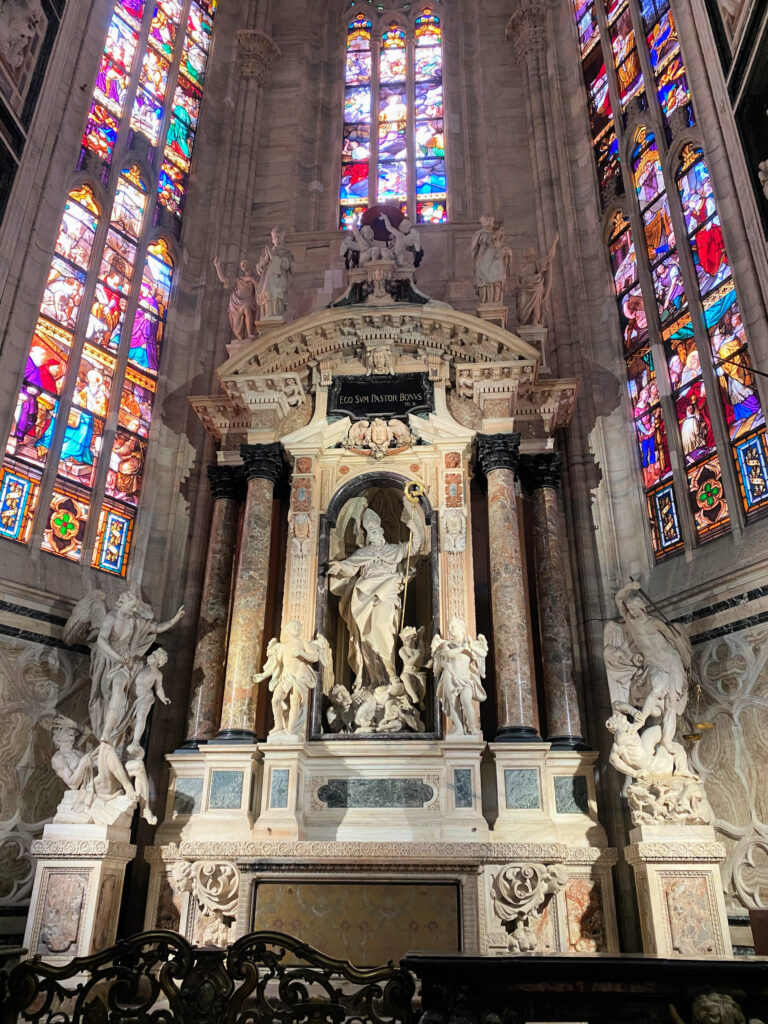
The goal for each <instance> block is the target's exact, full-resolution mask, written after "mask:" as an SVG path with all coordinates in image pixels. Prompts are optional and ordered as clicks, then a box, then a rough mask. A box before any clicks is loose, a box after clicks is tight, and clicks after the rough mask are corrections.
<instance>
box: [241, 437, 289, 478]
mask: <svg viewBox="0 0 768 1024" xmlns="http://www.w3.org/2000/svg"><path fill="white" fill-rule="evenodd" d="M240 457H241V458H242V460H243V472H244V474H245V479H246V480H254V479H255V478H257V477H261V478H262V479H264V480H271V481H272V483H273V484H277V482H278V481H279V480H280V477H281V476H282V475H283V448H282V445H281V444H280V442H279V441H275V442H274V443H272V444H241V445H240Z"/></svg>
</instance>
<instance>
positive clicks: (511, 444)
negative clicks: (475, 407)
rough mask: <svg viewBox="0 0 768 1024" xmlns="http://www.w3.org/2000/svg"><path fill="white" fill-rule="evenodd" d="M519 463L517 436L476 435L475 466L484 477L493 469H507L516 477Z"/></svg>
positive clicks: (518, 439)
mask: <svg viewBox="0 0 768 1024" xmlns="http://www.w3.org/2000/svg"><path fill="white" fill-rule="evenodd" d="M519 462H520V435H519V434H512V433H510V434H478V435H477V465H478V468H479V469H480V470H481V472H482V473H483V474H484V475H485V476H488V474H489V473H492V472H493V470H494V469H509V470H511V471H512V472H513V473H514V474H515V476H517V467H518V464H519Z"/></svg>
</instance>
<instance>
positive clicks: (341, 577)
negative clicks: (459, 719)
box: [330, 544, 408, 687]
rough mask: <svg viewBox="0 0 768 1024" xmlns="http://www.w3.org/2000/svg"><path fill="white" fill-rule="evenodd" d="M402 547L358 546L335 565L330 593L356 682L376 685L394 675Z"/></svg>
mask: <svg viewBox="0 0 768 1024" xmlns="http://www.w3.org/2000/svg"><path fill="white" fill-rule="evenodd" d="M407 553H408V545H407V544H384V545H382V546H381V547H380V548H375V547H373V546H372V545H366V546H365V547H362V548H358V550H357V551H353V552H352V554H351V555H350V556H349V558H345V559H344V560H343V561H340V562H335V563H334V568H335V569H336V572H337V575H334V576H331V577H330V588H331V593H332V594H336V595H337V596H338V597H339V598H340V602H339V613H340V615H341V617H342V619H343V620H344V622H345V623H346V626H347V629H348V630H349V647H348V652H347V659H348V661H349V664H350V666H351V668H352V671H353V672H354V673H355V679H356V680H359V681H360V683H361V684H362V685H364V686H370V687H373V686H380V685H383V684H385V683H388V682H389V681H390V680H391V679H393V678H394V677H396V676H397V670H396V668H395V647H396V642H397V630H398V626H399V622H398V619H399V613H400V601H401V597H400V593H401V590H402V586H403V575H404V574H403V572H402V571H401V570H400V563H401V562H402V560H403V559H404V558H405V557H406V555H407Z"/></svg>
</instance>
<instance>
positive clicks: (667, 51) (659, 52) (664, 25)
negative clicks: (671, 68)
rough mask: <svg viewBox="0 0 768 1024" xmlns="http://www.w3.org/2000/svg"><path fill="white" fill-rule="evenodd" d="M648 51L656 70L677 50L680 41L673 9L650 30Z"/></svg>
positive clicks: (652, 65)
mask: <svg viewBox="0 0 768 1024" xmlns="http://www.w3.org/2000/svg"><path fill="white" fill-rule="evenodd" d="M646 38H647V40H648V53H649V55H650V58H651V67H652V68H653V70H654V71H655V72H658V71H659V69H660V68H662V67H663V66H664V64H665V63H666V62H667V61H668V60H669V59H670V58H671V57H672V56H673V55H674V54H675V53H676V52H677V50H678V48H679V46H680V41H679V40H678V38H677V32H676V30H675V19H674V17H673V15H672V11H667V13H666V14H664V15H663V17H662V18H661V20H660V21H658V22H657V23H656V24H655V25H654V26H653V27H652V28H651V30H650V32H648V35H647V37H646Z"/></svg>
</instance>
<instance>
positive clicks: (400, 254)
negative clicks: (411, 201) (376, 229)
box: [379, 213, 424, 268]
mask: <svg viewBox="0 0 768 1024" xmlns="http://www.w3.org/2000/svg"><path fill="white" fill-rule="evenodd" d="M379 220H380V221H382V222H383V223H384V227H385V228H386V229H387V231H388V232H389V242H388V243H387V244H388V246H389V248H390V250H391V252H392V255H393V256H394V259H395V263H396V264H397V265H398V267H403V268H411V267H418V266H419V264H420V263H421V260H422V257H423V256H424V250H423V249H422V247H421V238H420V236H419V232H418V231H417V230H416V228H415V227H414V226H413V225H412V224H411V222H410V221H409V220H408V218H407V217H403V219H402V220H401V221H400V226H399V227H397V228H396V227H395V226H394V225H393V223H392V221H391V220H390V219H389V217H388V216H387V215H386V213H380V214H379Z"/></svg>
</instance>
